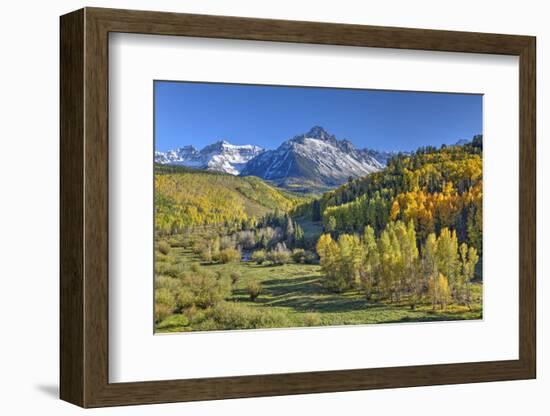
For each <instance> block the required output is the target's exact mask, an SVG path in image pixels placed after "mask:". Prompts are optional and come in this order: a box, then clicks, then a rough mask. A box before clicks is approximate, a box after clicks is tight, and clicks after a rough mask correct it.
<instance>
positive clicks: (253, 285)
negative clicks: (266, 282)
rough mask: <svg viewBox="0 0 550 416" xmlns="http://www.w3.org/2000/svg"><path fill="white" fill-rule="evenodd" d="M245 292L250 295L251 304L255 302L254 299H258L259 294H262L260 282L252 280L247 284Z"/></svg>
mask: <svg viewBox="0 0 550 416" xmlns="http://www.w3.org/2000/svg"><path fill="white" fill-rule="evenodd" d="M246 290H247V291H248V294H249V295H250V300H251V301H252V302H255V301H256V299H257V298H258V296H260V293H262V285H261V283H260V282H257V281H255V280H252V281H250V282H248V285H247V287H246Z"/></svg>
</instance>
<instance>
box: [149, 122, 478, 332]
mask: <svg viewBox="0 0 550 416" xmlns="http://www.w3.org/2000/svg"><path fill="white" fill-rule="evenodd" d="M304 146H305V147H304ZM222 147H223V146H222ZM225 147H227V146H225ZM319 147H321V149H322V150H321V151H320V152H315V151H313V150H315V149H318V148H319ZM250 148H251V147H247V149H250ZM306 148H307V150H306ZM311 149H313V150H311ZM222 150H223V149H222ZM481 150H482V139H481V136H476V137H474V138H473V139H472V140H471V141H468V142H465V143H461V144H460V145H454V146H442V147H441V148H435V147H423V148H419V149H418V150H417V151H416V152H408V153H399V154H398V153H390V152H387V153H385V154H384V155H383V156H380V158H381V159H383V158H384V157H386V158H388V159H386V160H385V163H381V162H379V161H377V160H376V159H375V156H373V154H374V153H373V152H372V151H371V152H370V154H369V151H367V150H366V149H365V150H357V149H355V147H354V146H353V145H352V144H351V142H348V141H345V140H337V139H336V138H335V137H334V136H332V135H329V134H328V133H326V131H324V130H323V129H322V128H319V127H314V128H312V129H311V130H310V131H309V132H308V133H306V134H303V135H298V136H295V137H294V138H293V139H290V140H288V141H286V142H284V143H283V144H282V145H281V146H280V147H279V148H278V149H276V150H263V149H262V150H261V151H260V152H259V153H258V154H256V155H255V156H253V157H251V158H250V159H249V160H248V161H247V162H246V163H244V165H242V164H240V163H241V162H239V160H240V161H242V159H239V158H237V157H234V154H233V156H232V157H233V159H231V160H232V161H233V162H228V163H234V164H233V165H231V166H230V168H229V169H228V170H229V171H226V170H225V168H223V169H221V170H222V171H223V172H220V170H218V167H219V166H224V164H223V163H222V164H221V165H217V167H215V168H212V165H208V163H206V164H202V165H200V166H201V167H200V168H197V167H196V166H192V167H189V166H185V164H183V163H175V164H172V163H168V162H162V161H161V160H158V163H157V164H156V166H155V325H156V331H158V332H182V331H201V330H227V329H256V328H280V327H294V326H325V325H348V324H372V323H390V322H422V321H434V320H456V319H480V318H481V317H482V293H483V284H482V276H481V261H482V260H481V259H482V244H481V242H482V237H481V230H482V171H481V168H482V164H481ZM224 152H227V149H225V150H223V152H222V153H224ZM231 152H233V150H231ZM231 152H230V153H231ZM331 152H332V153H331ZM381 155H382V153H381ZM214 160H218V161H219V160H220V158H217V159H214ZM226 161H227V160H226ZM239 164H240V165H239ZM237 165H239V166H237ZM225 166H226V165H225ZM333 166H335V167H336V168H337V169H336V168H334V169H333ZM226 167H227V166H226ZM237 170H238V173H235V171H237Z"/></svg>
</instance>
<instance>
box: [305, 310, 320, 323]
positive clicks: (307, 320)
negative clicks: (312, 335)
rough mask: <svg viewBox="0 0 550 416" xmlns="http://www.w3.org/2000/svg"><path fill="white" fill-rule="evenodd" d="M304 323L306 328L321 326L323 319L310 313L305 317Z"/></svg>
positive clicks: (316, 314)
mask: <svg viewBox="0 0 550 416" xmlns="http://www.w3.org/2000/svg"><path fill="white" fill-rule="evenodd" d="M303 322H304V325H305V326H320V325H321V317H320V316H319V314H318V313H315V312H309V313H306V314H305V315H304V318H303Z"/></svg>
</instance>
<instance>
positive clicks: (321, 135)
mask: <svg viewBox="0 0 550 416" xmlns="http://www.w3.org/2000/svg"><path fill="white" fill-rule="evenodd" d="M304 136H305V137H310V138H312V139H320V140H328V139H331V138H333V137H334V135H331V134H328V133H327V131H326V130H325V129H324V128H323V127H321V126H313V127H312V128H311V129H309V131H308V132H307V133H306V134H304Z"/></svg>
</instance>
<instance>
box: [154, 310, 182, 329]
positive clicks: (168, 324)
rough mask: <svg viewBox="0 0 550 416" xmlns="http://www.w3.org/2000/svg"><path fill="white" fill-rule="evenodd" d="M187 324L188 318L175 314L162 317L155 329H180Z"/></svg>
mask: <svg viewBox="0 0 550 416" xmlns="http://www.w3.org/2000/svg"><path fill="white" fill-rule="evenodd" d="M188 325H189V319H187V316H185V315H181V314H175V315H171V316H168V317H166V318H165V319H162V320H161V321H160V322H159V324H158V325H157V328H156V329H159V330H163V332H171V331H181V330H182V329H183V328H184V327H186V326H188Z"/></svg>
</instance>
